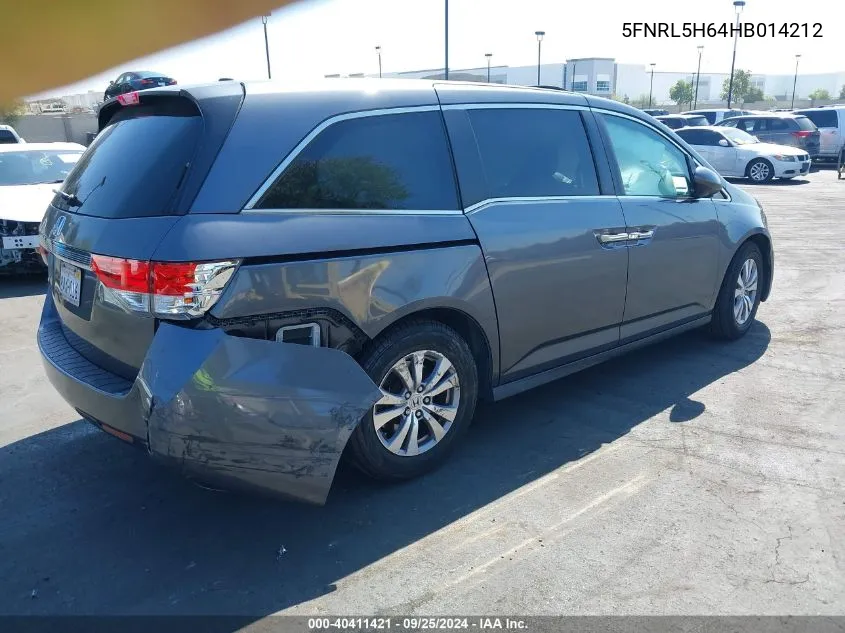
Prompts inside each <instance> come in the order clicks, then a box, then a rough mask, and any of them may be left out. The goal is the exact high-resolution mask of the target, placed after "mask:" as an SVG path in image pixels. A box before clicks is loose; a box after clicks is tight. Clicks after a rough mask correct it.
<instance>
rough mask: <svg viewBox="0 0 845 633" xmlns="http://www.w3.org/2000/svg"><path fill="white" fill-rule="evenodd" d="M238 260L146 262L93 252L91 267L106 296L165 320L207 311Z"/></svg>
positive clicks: (197, 315)
mask: <svg viewBox="0 0 845 633" xmlns="http://www.w3.org/2000/svg"><path fill="white" fill-rule="evenodd" d="M237 265H238V262H237V261H222V262H145V261H138V260H134V259H121V258H119V257H107V256H105V255H92V257H91V268H92V270H93V271H94V274H95V275H96V276H97V279H98V280H99V281H100V284H101V287H102V293H101V296H102V299H103V301H106V302H107V303H111V304H114V305H118V306H120V307H123V308H125V309H127V310H131V311H133V312H151V313H152V314H154V315H155V316H157V317H159V318H162V319H192V318H196V317H199V316H202V315H203V314H205V313H206V312H207V311H208V310H209V309H210V308H211V307H212V306H213V305H214V304H215V303H217V300H218V299H219V298H220V295H221V294H223V290H224V289H225V287H226V284H227V283H228V282H229V279H231V277H232V273H234V271H235V268H236V267H237Z"/></svg>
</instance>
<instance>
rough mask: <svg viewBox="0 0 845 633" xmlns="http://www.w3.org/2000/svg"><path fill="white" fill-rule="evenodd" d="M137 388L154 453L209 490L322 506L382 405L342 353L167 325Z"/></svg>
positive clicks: (367, 381)
mask: <svg viewBox="0 0 845 633" xmlns="http://www.w3.org/2000/svg"><path fill="white" fill-rule="evenodd" d="M138 380H139V381H140V383H141V386H142V391H144V392H145V393H146V398H147V399H148V402H147V406H145V409H147V410H149V411H150V413H149V419H148V438H149V448H150V451H151V453H153V454H154V455H156V456H158V457H163V458H165V459H166V460H168V461H171V462H176V463H177V464H178V465H179V466H180V467H181V468H182V469H183V470H184V471H185V473H186V474H188V475H191V476H195V477H197V478H199V479H202V480H204V481H206V482H208V483H212V484H214V483H220V484H224V485H227V486H235V487H246V488H251V489H257V490H260V491H264V492H270V493H274V494H279V495H283V496H287V497H292V498H296V499H300V500H304V501H309V502H312V503H318V504H322V503H325V500H326V497H327V496H328V493H329V489H330V487H331V483H332V479H333V478H334V474H335V470H336V469H337V465H338V461H339V460H340V456H341V454H342V452H343V449H344V447H345V446H346V442H347V440H348V439H349V436H350V435H351V433H352V431H353V430H354V429H355V426H356V425H357V424H358V422H359V421H360V420H361V418H362V417H363V416H364V415H365V413H366V412H367V411H368V409H369V408H370V407H371V406H372V405H373V404H374V403H375V402H376V400H377V399H378V398H379V397H380V395H381V394H380V392H379V390H378V388H377V387H376V385H375V384H374V383H373V382H372V380H370V378H369V377H368V376H367V375H366V374H365V373H364V371H363V369H361V367H360V366H359V365H358V364H357V363H356V362H355V360H354V359H353V358H352V357H351V356H349V355H347V354H345V353H344V352H341V351H338V350H334V349H331V348H314V347H307V346H302V345H295V344H286V343H276V342H271V341H263V340H256V339H248V338H239V337H234V336H229V335H227V334H225V333H223V332H222V331H221V330H219V329H214V330H190V329H187V328H183V327H180V326H176V325H170V324H167V323H164V324H162V325H161V326H160V327H159V329H158V331H157V333H156V336H155V338H154V340H153V344H152V346H151V347H150V350H149V353H148V355H147V358H146V360H145V362H144V364H143V366H142V368H141V371H140V374H139V377H138Z"/></svg>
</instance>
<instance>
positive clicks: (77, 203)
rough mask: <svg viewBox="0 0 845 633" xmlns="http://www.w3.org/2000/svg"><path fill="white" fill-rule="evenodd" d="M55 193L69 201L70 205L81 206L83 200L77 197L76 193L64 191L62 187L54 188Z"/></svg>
mask: <svg viewBox="0 0 845 633" xmlns="http://www.w3.org/2000/svg"><path fill="white" fill-rule="evenodd" d="M53 193H54V194H56V195H57V196H61V197H62V199H63V200H64V201H65V202H67V203H68V206H70V207H81V206H82V200H80V199H79V198H77V197H76V194H74V193H67V192H66V191H62V190H61V189H53Z"/></svg>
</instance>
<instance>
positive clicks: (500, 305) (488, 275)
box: [38, 80, 773, 503]
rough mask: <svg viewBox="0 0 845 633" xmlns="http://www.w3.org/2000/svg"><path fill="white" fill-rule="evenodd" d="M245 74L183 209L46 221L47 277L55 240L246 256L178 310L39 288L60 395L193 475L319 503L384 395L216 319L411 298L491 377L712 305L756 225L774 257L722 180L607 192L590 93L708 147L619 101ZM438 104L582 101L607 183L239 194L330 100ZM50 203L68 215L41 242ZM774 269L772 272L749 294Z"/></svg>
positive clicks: (535, 378) (579, 356)
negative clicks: (351, 207)
mask: <svg viewBox="0 0 845 633" xmlns="http://www.w3.org/2000/svg"><path fill="white" fill-rule="evenodd" d="M180 90H181V91H187V92H188V93H190V91H191V88H181V89H180ZM163 92H167V91H163ZM244 92H245V95H246V96H245V97H244V100H243V104H242V105H241V109H240V112H239V114H238V116H237V118H236V119H235V120H234V123H233V124H232V126H231V130H230V132H229V134H228V137H226V139H225V142H222V146H221V148H220V150H219V153H218V154H216V155H215V156H216V157H215V159H214V161H213V162H212V163H211V164H210V169H209V171H208V173H207V175H205V176H203V178H202V182H203V184H202V186H201V187H200V188H199V192H198V194H197V195H196V197H195V198H193V199H192V201H190V202H186V203H185V204H186V205H187V208H186V209H185V210H186V211H187V213H186V214H184V215H175V216H163V217H151V218H138V219H135V218H130V219H121V220H104V219H99V218H93V217H87V216H84V215H79V214H76V213H72V212H70V213H68V212H61V213H60V212H59V211H58V210H56V209H55V208H53V207H51V209H50V210H49V211H48V213H47V216H46V218H45V221H44V223H43V224H42V230H41V234H42V239H47V244H48V246H50V250H51V252H52V253H53V255H52V256H51V262H52V264H53V267H54V270H52V271H51V282H52V281H53V280H54V277H55V266H56V264H57V261H58V260H57V256H58V255H59V254H60V252H63V251H62V249H63V248H65V247H68V248H71V249H72V250H73V249H76V250H77V251H78V252H79V253H82V254H83V255H85V254H90V253H97V254H103V255H110V256H115V257H124V258H131V259H139V260H153V261H171V262H173V261H175V262H184V261H215V260H223V259H232V258H237V259H240V260H242V263H241V265H240V267H239V268H238V269H237V271H236V272H235V274H234V275H233V277H232V279H231V281H230V282H229V285H228V286H227V287H226V290H225V291H224V293H223V295H222V296H221V298H220V300H219V301H218V302H217V304H216V305H215V306H214V307H213V308H212V310H211V311H210V312H209V314H208V315H207V317H206V318H204V319H201V320H199V322H194V323H189V324H185V325H179V326H177V325H172V324H169V323H167V322H163V321H157V320H156V319H153V318H152V317H144V316H143V315H138V314H129V313H122V312H121V311H120V310H119V309H117V308H114V307H112V306H110V305H103V304H100V303H98V302H97V299H96V292H98V282H97V280H96V278H95V277H94V275H93V273H91V272H90V270H87V269H86V270H85V271H84V277H83V281H82V304H81V306H80V307H79V308H78V309H77V308H71V307H69V306H66V305H65V304H64V303H63V302H62V300H61V299H59V298H58V295H56V293H55V292H54V291H51V292H50V293H48V297H47V300H46V302H45V307H44V312H43V315H42V321H41V327H40V328H39V335H38V336H39V346H40V348H41V351H42V355H43V357H44V365H45V369H46V371H47V375H48V377H49V378H50V380H51V382H52V383H53V384H54V385H55V386H56V388H57V390H58V391H59V392H60V393H61V394H62V395H63V397H64V398H65V399H66V400H67V401H68V402H69V403H70V404H71V405H72V406H73V407H75V408H76V409H78V410H79V411H81V412H83V414H84V415H85V416H86V417H88V418H91V419H93V420H94V421H95V422H97V423H99V424H104V425H109V426H112V427H114V428H116V429H118V430H120V431H123V432H125V433H128V434H129V435H131V436H133V437H135V438H137V442H139V443H142V444H143V445H144V446H146V448H147V450H149V451H150V452H151V453H152V454H153V455H156V456H158V457H161V458H164V459H166V460H168V461H171V462H175V463H176V464H177V465H178V466H179V468H181V469H182V470H184V471H185V472H187V473H188V474H190V475H192V476H195V477H200V478H202V479H205V480H208V481H212V482H219V483H223V484H227V485H231V484H235V485H240V486H247V487H250V488H253V489H260V490H265V491H271V492H274V493H278V494H282V495H287V496H290V497H294V498H297V499H302V500H308V501H311V502H316V503H321V502H323V501H324V500H325V498H326V495H327V493H328V490H329V487H330V485H331V480H332V478H333V475H334V472H335V468H336V466H337V462H338V459H339V458H340V455H341V453H342V451H343V448H344V446H345V444H346V442H347V440H348V438H349V435H350V434H351V432H352V431H353V430H354V428H355V426H356V425H357V423H358V421H359V420H360V419H361V417H362V416H363V415H364V414H365V412H366V411H367V410H368V409H369V408H370V407H371V406H372V405H373V403H374V402H375V401H376V399H377V398H378V397H379V391H378V389H377V388H376V387H375V385H374V384H373V381H372V380H371V379H370V378H369V377H368V376H367V375H366V374H365V373H364V371H363V370H362V369H361V367H360V365H359V364H358V363H357V362H356V360H355V359H354V358H352V356H350V355H348V354H347V353H345V352H343V351H340V350H338V349H331V348H328V347H322V348H313V347H307V346H298V345H293V344H282V343H276V342H273V341H270V340H262V339H260V338H247V337H246V336H233V335H232V333H227V331H226V330H225V324H226V323H227V322H230V321H249V320H250V319H254V320H256V321H261V322H264V323H267V324H268V326H267V327H268V328H269V323H270V322H271V321H272V320H273V319H277V318H282V317H280V316H279V315H282V316H283V315H285V314H301V313H303V311H305V313H308V311H312V310H315V311H331V312H332V313H336V314H338V315H340V316H341V317H342V318H343V319H345V320H346V321H348V322H349V323H351V324H352V326H354V328H357V329H358V330H359V331H360V333H362V335H363V336H364V337H365V338H366V339H368V340H372V339H375V338H377V337H378V336H379V335H381V334H382V333H383V332H384V331H385V330H386V329H388V328H390V327H391V326H393V325H395V324H396V323H397V322H399V321H400V320H402V319H405V318H412V317H414V316H415V315H419V314H423V313H424V314H427V315H428V316H429V317H430V316H431V315H433V314H438V315H443V314H446V313H449V314H452V315H460V318H462V319H466V320H468V321H470V322H471V323H472V324H474V325H475V326H477V330H478V331H479V332H480V333H481V334H483V339H484V343H485V344H486V347H487V351H488V352H489V360H490V365H491V367H490V372H489V373H490V376H489V381H490V384H489V385H488V386H489V387H492V388H493V395H494V397H496V398H501V397H505V396H509V395H513V394H515V393H518V392H520V391H522V390H524V389H527V388H530V387H533V386H536V385H538V384H541V383H543V382H547V381H549V380H554V379H556V378H559V377H561V376H564V375H566V374H569V373H572V372H574V371H578V370H580V369H583V368H584V367H587V366H590V365H593V364H596V363H598V362H601V361H602V360H605V359H607V358H610V357H612V356H614V355H617V354H619V353H622V352H624V351H627V350H629V349H633V348H635V347H638V346H641V345H645V344H648V343H649V342H652V341H655V340H659V339H660V338H663V337H666V336H670V335H673V334H675V333H678V332H680V331H683V330H685V329H688V328H691V327H696V326H698V325H702V324H704V323H706V321H707V319H708V318H709V317H708V315H709V312H710V311H711V310H712V309H713V305H714V302H715V298H716V294H717V291H718V288H719V284H720V283H721V280H722V278H723V276H724V272H725V270H726V269H727V266H728V265H729V263H730V260H731V258H732V257H733V255H734V253H735V252H736V250H737V248H738V247H739V246H740V244H742V243H743V242H744V241H745V240H747V239H749V238H751V239H758V238H759V239H760V240H761V241H760V244H761V246H763V245H769V247H768V248H765V249H764V250H766V251H767V252H765V253H764V255H766V256H767V258H769V260H770V266H772V265H773V260H772V253H771V248H770V238H769V234H768V230H767V228H766V226H765V222H764V219H763V215H762V211H761V209H760V208H759V206H758V205H757V203H756V201H754V199H753V198H752V197H751V196H749V195H748V194H745V193H744V192H742V191H741V190H739V189H738V188H736V187H734V186H733V185H730V184H728V183H727V182H725V183H724V185H725V191H726V192H728V195H729V196H730V197H731V198H732V200H717V201H715V202H714V201H711V200H699V201H695V202H684V203H682V202H676V201H669V200H661V199H656V198H655V199H643V198H641V199H636V200H631V199H629V198H626V197H624V196H620V189H619V187H618V186H617V185H618V183H616V182H615V179H613V182H611V180H612V178H611V167H610V160H609V159H608V155H607V153H606V149H605V148H604V146H603V142H602V141H598V145H596V144H595V143H596V138H594V136H595V135H596V134H597V132H596V131H595V124H594V123H592V117H591V116H590V115H589V109H590V108H593V109H600V110H608V111H612V112H618V113H621V114H624V115H626V116H630V117H633V118H636V119H637V120H639V121H641V122H643V123H644V124H646V125H648V126H650V127H651V128H652V129H654V130H656V131H658V132H659V133H661V134H664V135H666V136H669V137H670V138H671V139H672V140H673V142H675V143H676V144H677V145H679V146H680V147H682V148H683V149H684V151H686V152H687V153H688V154H689V155H690V156H691V157H692V158H693V159H694V160H695V161H697V162H699V163H700V164H702V165H706V164H707V163H706V162H705V161H704V160H703V159H702V158H701V157H700V156H699V155H698V154H697V153H696V152H695V151H694V150H692V149H691V148H690V147H689V146H688V145H686V144H685V143H684V142H683V141H681V140H680V139H678V138H677V136H675V135H674V134H672V133H671V132H668V131H667V130H666V129H665V127H663V126H660V127H658V126H659V124H657V123H655V122H654V120H653V119H651V117H648V116H647V115H644V114H643V113H642V112H640V111H638V110H636V109H634V108H631V107H628V106H625V105H624V104H619V103H615V102H610V101H606V100H602V99H597V98H593V97H585V96H583V95H575V94H570V93H566V92H560V91H551V90H537V89H529V88H508V87H491V86H479V85H467V84H458V83H455V84H447V83H443V82H425V81H407V82H403V81H398V82H393V81H387V80H385V81H382V82H378V83H373V82H369V81H360V82H359V81H355V80H349V81H345V80H344V81H342V82H341V81H337V82H331V81H329V82H321V83H320V87H319V88H315V87H305V88H297V89H292V88H291V89H279V87H277V86H276V87H272V85H268V86H263V85H258V86H252V85H248V86H246V87H245V89H244ZM173 93H174V94H175V91H173ZM200 93H201V91H200V92H198V94H200ZM227 94H228V93H227ZM218 98H219V97H218ZM226 98H227V99H228V98H230V97H229V96H227V97H226ZM198 100H199V103H200V107H202V99H200V98H198ZM439 103H442V105H443V106H445V107H447V110H448V109H449V108H457V109H461V104H473V103H484V104H499V103H503V104H509V103H510V104H513V103H518V104H530V105H532V106H534V107H536V106H541V105H542V104H549V105H552V106H554V107H565V108H577V109H580V110H582V111H583V112H584V113H585V117H584V121H585V124H586V126H587V128H588V135H589V136H590V142H591V144H592V148H593V152H594V159H595V161H596V168H597V172H598V178H599V182H600V185H601V195H596V196H589V197H581V198H576V197H570V198H567V197H556V198H551V199H532V200H528V199H508V200H482V203H480V204H478V203H477V202H478V201H477V200H476V201H473V203H472V204H471V208H470V209H468V210H467V212H466V213H465V212H462V211H460V210H452V211H450V210H443V209H440V210H438V209H435V210H430V211H419V212H415V211H382V210H374V211H371V210H363V211H343V210H336V211H326V210H314V209H297V210H273V209H268V210H261V211H259V210H252V209H249V210H244V207H245V206H247V203H248V201H250V200H251V199H253V198H255V194H256V192H258V191H260V189H261V187H262V185H263V184H264V182H265V181H266V180H267V179H268V177H269V176H270V175H271V174H273V172H274V170H276V169H277V167H279V166H280V165H283V164H284V161H285V160H287V159H288V158H289V156H288V155H289V154H290V153H291V152H292V151H293V150H294V149H295V148H296V147H297V146H298V145H300V144H301V143H302V141H303V139H305V138H306V137H308V136H309V134H311V133H312V132H313V130H314V129H315V128H316V127H318V126H320V125H321V124H324V123H325V122H326V121H327V120H329V119H331V118H333V117H336V116H338V115H343V114H348V113H356V112H361V111H366V110H380V111H384V110H387V111H391V110H394V109H408V108H415V107H424V108H426V109H428V110H431V109H432V108H437V107H439V105H438V104H439ZM226 104H227V106H226V107H230V106H231V102H229V101H227V102H226ZM112 107H113V106H112ZM221 111H222V110H221ZM280 122H282V124H280ZM221 126H222V122H221V123H220V125H218V129H219V128H220V127H221ZM449 140H450V142H451V143H452V144H453V147H452V149H453V150H454V157H455V159H456V160H457V156H458V155H459V154H461V152H459V151H458V150H460V149H462V148H460V147H458V148H456V147H454V144H455V143H456V142H463V141H461V140H460V139H459V138H458V137H453V136H451V135H450V139H449ZM457 171H458V172H460V171H461V170H460V168H459V169H458V170H457ZM201 176H202V174H199V173H198V174H192V175H191V178H194V179H196V180H200V179H201V178H200V177H201ZM459 184H461V185H462V187H461V189H462V190H465V191H469V190H470V187H469V185H468V183H459ZM464 184H467V186H466V187H463V185H464ZM476 193H477V189H476ZM60 216H61V217H65V226H64V229H63V231H62V232H61V235H60V236H59V237H58V239H57V241H56V242H55V243H52V242H50V241H49V235H50V233H51V231H52V229H53V228H54V226H55V225H56V222H57V219H58V218H59V217H60ZM645 226H653V227H655V229H656V230H655V234H654V237H653V238H652V239H651V240H650V241H649V242H648V243H642V244H636V245H635V244H630V245H628V244H626V245H621V246H614V245H610V246H608V245H607V244H605V245H602V244H601V243H600V242H599V240H598V238H597V235H596V233H603V232H607V233H609V232H614V231H628V230H631V229H632V228H637V227H645ZM77 263H79V262H77ZM83 267H84V266H83ZM769 288H770V279H768V280H766V284H764V289H763V297H764V298H765V297H766V296H767V295H768V292H769ZM270 334H272V333H270Z"/></svg>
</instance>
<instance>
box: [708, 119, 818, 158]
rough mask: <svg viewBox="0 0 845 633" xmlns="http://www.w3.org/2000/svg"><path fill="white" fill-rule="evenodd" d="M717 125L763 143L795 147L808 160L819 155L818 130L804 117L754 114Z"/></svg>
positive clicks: (727, 120)
mask: <svg viewBox="0 0 845 633" xmlns="http://www.w3.org/2000/svg"><path fill="white" fill-rule="evenodd" d="M717 125H720V126H725V127H733V128H737V129H738V130H742V131H743V132H748V133H749V134H751V135H752V136H756V137H757V138H758V139H760V141H762V142H763V143H773V144H775V145H791V146H792V147H797V148H798V149H801V150H804V151H805V152H807V153H808V154H809V155H810V158H816V157H817V156H818V155H819V142H820V134H819V130H818V128H817V127H816V126H815V124H814V123H813V122H812V121H811V120H810V119H809V118H808V117H806V116H802V115H793V114H772V113H766V114H754V115H748V116H739V117H732V118H730V119H725V120H724V121H722V122H721V123H718V124H717Z"/></svg>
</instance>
